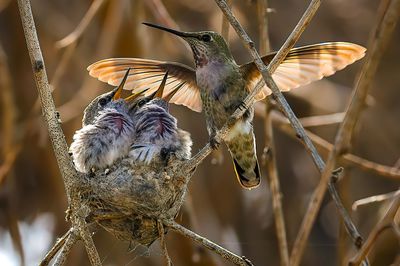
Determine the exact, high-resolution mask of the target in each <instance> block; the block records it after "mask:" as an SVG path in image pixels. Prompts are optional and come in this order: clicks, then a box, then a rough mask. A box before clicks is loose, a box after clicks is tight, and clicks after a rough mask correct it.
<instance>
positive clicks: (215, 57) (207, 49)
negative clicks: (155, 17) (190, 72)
mask: <svg viewBox="0 0 400 266" xmlns="http://www.w3.org/2000/svg"><path fill="white" fill-rule="evenodd" d="M143 24H144V25H146V26H149V27H153V28H156V29H160V30H163V31H166V32H169V33H172V34H174V35H177V36H179V37H181V38H182V39H184V40H185V41H186V42H187V43H188V44H189V46H190V48H191V49H192V52H193V57H194V60H195V63H196V67H203V66H205V65H207V64H208V63H210V62H213V61H222V62H225V61H227V60H233V57H232V54H231V52H230V50H229V48H228V45H227V44H226V41H225V39H224V38H223V37H222V36H221V35H220V34H218V33H216V32H213V31H199V32H184V31H177V30H173V29H170V28H166V27H163V26H159V25H156V24H152V23H146V22H144V23H143Z"/></svg>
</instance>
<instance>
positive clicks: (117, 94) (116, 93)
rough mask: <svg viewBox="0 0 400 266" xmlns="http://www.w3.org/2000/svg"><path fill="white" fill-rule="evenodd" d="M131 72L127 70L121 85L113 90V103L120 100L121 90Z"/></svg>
mask: <svg viewBox="0 0 400 266" xmlns="http://www.w3.org/2000/svg"><path fill="white" fill-rule="evenodd" d="M130 70H131V68H128V70H127V71H126V73H125V76H124V78H123V79H122V81H121V83H120V84H119V86H118V87H117V88H116V89H115V90H114V92H113V97H112V99H113V101H116V100H118V99H120V98H121V94H122V89H123V88H124V85H125V82H126V80H127V79H128V76H129V71H130Z"/></svg>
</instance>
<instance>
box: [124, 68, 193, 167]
mask: <svg viewBox="0 0 400 266" xmlns="http://www.w3.org/2000/svg"><path fill="white" fill-rule="evenodd" d="M167 77H168V72H167V73H166V74H165V75H164V78H163V80H162V82H161V85H160V87H159V88H158V90H156V91H155V92H154V93H152V94H151V95H149V96H146V97H143V98H141V99H138V100H137V101H136V102H135V104H134V105H133V106H132V108H131V110H132V111H131V112H132V119H133V121H135V129H134V131H135V141H134V144H132V146H131V149H130V151H129V157H130V158H132V159H133V160H135V161H137V162H143V163H145V164H149V163H151V162H152V161H153V160H156V159H159V160H161V161H162V162H164V163H165V164H167V163H168V159H169V157H170V155H171V154H174V155H175V158H177V159H179V160H185V159H189V158H190V155H191V146H192V140H191V139H190V134H189V133H188V132H186V131H184V130H181V129H179V128H178V126H177V120H176V118H175V117H173V116H172V115H171V114H169V112H168V99H163V98H162V96H163V92H164V87H165V83H166V81H167ZM172 96H173V95H168V96H167V97H166V98H170V97H172Z"/></svg>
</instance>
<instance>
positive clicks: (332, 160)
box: [291, 1, 400, 265]
mask: <svg viewBox="0 0 400 266" xmlns="http://www.w3.org/2000/svg"><path fill="white" fill-rule="evenodd" d="M381 3H383V4H384V5H385V3H384V1H383V2H381ZM396 5H397V6H396ZM399 5H400V1H397V2H396V1H392V5H391V7H392V8H389V7H387V9H386V10H385V12H383V18H380V19H379V20H378V23H377V26H376V28H375V30H374V31H372V35H371V36H372V38H371V40H370V42H369V45H368V48H369V49H368V50H369V53H368V55H367V58H366V60H365V63H364V65H363V68H362V69H361V73H360V75H359V78H358V81H357V84H356V86H355V90H354V91H353V95H352V97H351V102H350V105H349V107H348V108H347V111H346V115H345V118H344V121H343V123H342V124H341V126H340V128H339V131H338V133H337V135H336V139H335V145H334V147H333V150H332V151H331V152H330V154H329V156H328V160H327V164H326V167H325V169H324V171H323V173H322V176H321V180H320V183H319V184H318V186H317V188H316V189H315V191H314V193H313V196H312V197H311V200H310V204H309V206H308V210H307V213H306V215H305V219H304V220H303V223H302V225H301V228H300V231H299V234H298V237H297V239H296V241H295V244H294V247H293V250H292V256H291V263H292V264H293V265H298V264H299V263H300V260H301V257H302V254H303V252H304V249H305V244H306V240H307V238H308V235H309V234H310V231H311V227H312V225H313V223H314V221H315V218H316V215H317V210H318V209H319V207H320V205H321V202H322V199H323V196H324V194H325V190H326V187H327V185H328V184H331V183H330V182H329V180H330V175H331V172H332V170H333V169H334V167H335V165H336V161H337V159H338V158H339V156H340V155H341V154H343V152H344V151H345V149H347V148H348V147H349V145H350V142H349V141H350V137H351V136H352V134H353V130H354V126H355V124H356V121H357V120H358V117H359V115H360V113H361V111H362V108H363V105H364V103H365V99H366V97H367V94H368V89H369V87H370V86H369V85H370V84H371V83H372V79H373V77H374V74H375V72H376V69H377V65H378V62H379V61H380V58H381V56H382V54H383V53H384V51H385V50H386V49H385V47H386V45H387V43H388V41H389V37H390V36H391V33H392V31H393V29H394V25H395V22H396V20H397V18H398V16H399V12H400V6H399ZM328 186H329V189H330V188H331V187H332V186H331V185H328ZM330 190H331V189H330ZM345 222H346V221H345ZM347 230H348V232H349V230H350V235H351V236H352V238H353V241H354V242H355V244H356V247H357V248H360V247H361V245H362V239H361V238H357V237H356V236H357V233H356V232H355V231H354V230H356V228H355V227H353V228H352V227H351V226H350V227H349V226H347Z"/></svg>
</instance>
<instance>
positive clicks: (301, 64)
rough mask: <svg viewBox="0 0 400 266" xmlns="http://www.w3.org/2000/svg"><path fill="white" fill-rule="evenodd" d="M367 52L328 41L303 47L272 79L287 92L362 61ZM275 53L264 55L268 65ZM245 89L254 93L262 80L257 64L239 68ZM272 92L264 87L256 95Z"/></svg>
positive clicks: (261, 97)
mask: <svg viewBox="0 0 400 266" xmlns="http://www.w3.org/2000/svg"><path fill="white" fill-rule="evenodd" d="M365 51H366V49H365V48H364V47H362V46H360V45H357V44H353V43H346V42H329V43H320V44H313V45H308V46H302V47H298V48H294V49H292V50H290V52H289V54H288V55H287V57H286V58H285V60H284V61H283V62H282V63H281V64H280V65H279V66H278V68H277V69H276V71H275V72H274V73H273V75H272V78H273V79H274V81H275V82H276V84H277V85H278V87H279V89H280V90H281V91H289V90H291V89H294V88H297V87H299V86H302V85H306V84H308V83H310V82H312V81H315V80H320V79H322V78H323V77H327V76H330V75H332V74H333V73H335V72H336V71H339V70H341V69H343V68H345V67H346V66H348V65H350V64H352V63H354V62H355V61H357V60H359V59H361V58H362V57H364V55H365ZM275 54H276V53H271V54H268V55H266V56H264V57H263V58H262V59H263V61H264V63H265V64H267V65H268V64H269V62H271V60H272V58H273V57H274V55H275ZM241 70H242V73H243V75H244V77H245V79H246V81H247V82H246V84H247V89H248V90H249V91H251V90H253V89H254V87H255V85H256V84H257V83H258V82H259V81H260V80H261V79H262V76H261V74H260V72H259V71H258V69H257V67H256V65H255V64H254V63H253V62H251V63H247V64H244V65H242V66H241ZM271 93H272V92H271V90H270V89H269V88H268V87H267V86H264V87H263V88H262V90H261V92H260V93H259V94H258V95H257V96H256V100H262V99H264V98H265V97H266V96H268V95H270V94H271Z"/></svg>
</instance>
